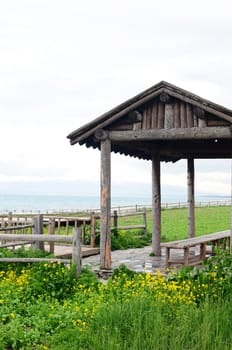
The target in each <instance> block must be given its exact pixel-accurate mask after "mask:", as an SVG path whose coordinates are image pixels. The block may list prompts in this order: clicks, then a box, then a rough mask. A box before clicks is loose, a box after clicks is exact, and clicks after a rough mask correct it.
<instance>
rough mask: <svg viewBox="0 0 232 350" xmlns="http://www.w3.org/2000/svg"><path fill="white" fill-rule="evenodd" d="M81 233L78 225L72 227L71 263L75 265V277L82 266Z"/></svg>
mask: <svg viewBox="0 0 232 350" xmlns="http://www.w3.org/2000/svg"><path fill="white" fill-rule="evenodd" d="M81 233H82V230H81V228H80V227H78V228H73V241H72V263H73V264H75V265H76V277H78V276H79V275H80V273H81V267H82V252H81Z"/></svg>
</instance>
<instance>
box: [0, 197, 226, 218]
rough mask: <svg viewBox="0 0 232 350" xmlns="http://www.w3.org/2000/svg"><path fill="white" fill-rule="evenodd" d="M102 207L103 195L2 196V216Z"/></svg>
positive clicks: (116, 202) (126, 202)
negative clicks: (101, 198) (6, 214)
mask: <svg viewBox="0 0 232 350" xmlns="http://www.w3.org/2000/svg"><path fill="white" fill-rule="evenodd" d="M226 200H230V196H223V195H221V196H220V195H211V194H210V195H205V194H202V195H196V202H202V203H204V202H211V201H226ZM186 202H187V197H186V195H183V194H170V195H163V196H162V198H161V203H162V204H166V203H167V204H172V203H186ZM136 205H138V206H143V205H144V206H148V205H151V196H148V195H146V196H112V198H111V206H112V207H123V206H136ZM99 208H100V197H99V196H74V195H19V194H17V195H12V194H5V195H3V194H0V213H1V214H3V213H9V212H12V213H38V212H43V213H46V212H49V213H51V212H54V213H55V212H67V211H70V212H78V211H85V210H86V211H87V210H94V209H99Z"/></svg>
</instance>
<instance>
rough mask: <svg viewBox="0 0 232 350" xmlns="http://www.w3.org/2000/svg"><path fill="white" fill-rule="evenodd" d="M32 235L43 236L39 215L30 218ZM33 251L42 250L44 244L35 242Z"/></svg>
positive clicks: (41, 218) (40, 216)
mask: <svg viewBox="0 0 232 350" xmlns="http://www.w3.org/2000/svg"><path fill="white" fill-rule="evenodd" d="M32 224H33V228H32V234H37V235H43V233H44V232H43V215H42V214H39V215H37V216H34V217H33V218H32ZM34 249H41V250H44V242H35V244H34Z"/></svg>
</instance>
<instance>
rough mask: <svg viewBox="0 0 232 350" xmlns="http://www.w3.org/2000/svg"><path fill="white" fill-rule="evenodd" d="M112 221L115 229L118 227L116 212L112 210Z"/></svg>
mask: <svg viewBox="0 0 232 350" xmlns="http://www.w3.org/2000/svg"><path fill="white" fill-rule="evenodd" d="M113 220H114V223H113V227H114V228H116V229H117V227H118V213H117V210H114V216H113Z"/></svg>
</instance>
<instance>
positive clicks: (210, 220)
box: [119, 206, 231, 241]
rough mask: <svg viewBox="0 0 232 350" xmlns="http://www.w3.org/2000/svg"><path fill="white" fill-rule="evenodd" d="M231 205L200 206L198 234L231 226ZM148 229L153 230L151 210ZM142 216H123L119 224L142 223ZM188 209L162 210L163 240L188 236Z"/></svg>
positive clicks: (197, 213)
mask: <svg viewBox="0 0 232 350" xmlns="http://www.w3.org/2000/svg"><path fill="white" fill-rule="evenodd" d="M230 216H231V208H230V207H229V206H218V207H200V208H196V209H195V222H196V235H197V236H198V235H203V234H207V233H213V232H219V231H224V230H228V229H229V228H230ZM147 219H148V220H147V221H148V231H149V232H150V233H151V232H152V218H151V211H147ZM141 222H142V216H141V215H138V216H133V217H122V218H120V219H119V225H124V226H126V225H135V224H141ZM187 225H188V209H187V208H181V209H164V210H162V212H161V231H162V241H172V240H176V239H183V238H186V237H187V236H188V227H187Z"/></svg>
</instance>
